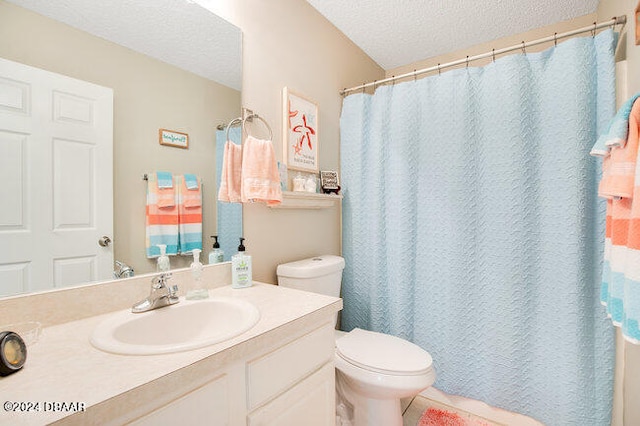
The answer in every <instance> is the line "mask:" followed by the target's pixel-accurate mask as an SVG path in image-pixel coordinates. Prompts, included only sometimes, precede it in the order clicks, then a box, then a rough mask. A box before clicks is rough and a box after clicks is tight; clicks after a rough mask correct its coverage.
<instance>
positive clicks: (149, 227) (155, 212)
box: [145, 173, 178, 258]
mask: <svg viewBox="0 0 640 426" xmlns="http://www.w3.org/2000/svg"><path fill="white" fill-rule="evenodd" d="M148 179H149V180H148V182H147V206H146V220H145V225H146V226H145V227H146V238H145V249H146V254H147V257H148V258H152V257H158V256H160V249H159V248H158V244H165V245H166V246H167V254H169V255H171V254H177V253H178V206H177V205H175V198H174V202H173V205H171V206H165V207H161V206H160V205H159V203H158V201H159V196H158V195H159V194H158V192H159V191H160V189H158V180H157V178H156V175H155V174H154V173H152V174H150V175H149V176H148ZM174 187H175V185H174ZM171 191H172V192H173V189H171Z"/></svg>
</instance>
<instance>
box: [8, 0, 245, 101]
mask: <svg viewBox="0 0 640 426" xmlns="http://www.w3.org/2000/svg"><path fill="white" fill-rule="evenodd" d="M7 1H8V2H10V3H13V4H16V5H18V6H21V7H24V8H26V9H30V10H33V11H34V12H37V13H39V14H41V15H45V16H47V17H49V18H52V19H55V20H57V21H61V22H64V23H65V24H67V25H70V26H72V27H75V28H78V29H80V30H83V31H86V32H88V33H90V34H93V35H96V36H98V37H101V38H104V39H106V40H109V41H112V42H114V43H117V44H120V45H122V46H125V47H128V48H129V49H132V50H135V51H137V52H140V53H143V54H145V55H148V56H151V57H153V58H156V59H159V60H161V61H163V62H166V63H169V64H171V65H175V66H177V67H179V68H182V69H184V70H187V71H190V72H192V73H194V74H197V75H199V76H201V77H205V78H208V79H209V80H213V81H215V82H218V83H221V84H224V85H225V86H229V87H231V88H234V89H237V90H240V86H241V81H242V58H241V38H242V33H241V31H240V29H239V28H237V27H235V26H233V25H231V24H230V23H228V22H227V21H225V20H224V19H222V18H220V17H218V16H216V15H214V14H213V13H211V12H210V11H208V10H206V9H204V8H202V7H200V6H199V5H197V4H194V3H193V2H192V1H187V0H56V1H43V0H7Z"/></svg>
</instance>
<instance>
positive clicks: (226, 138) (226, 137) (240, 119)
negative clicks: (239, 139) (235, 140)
mask: <svg viewBox="0 0 640 426" xmlns="http://www.w3.org/2000/svg"><path fill="white" fill-rule="evenodd" d="M236 122H237V123H238V124H239V123H242V118H240V117H238V118H234V119H233V120H231V121H230V122H229V124H227V131H226V132H225V141H228V140H229V129H231V126H233V125H234V124H235V123H236Z"/></svg>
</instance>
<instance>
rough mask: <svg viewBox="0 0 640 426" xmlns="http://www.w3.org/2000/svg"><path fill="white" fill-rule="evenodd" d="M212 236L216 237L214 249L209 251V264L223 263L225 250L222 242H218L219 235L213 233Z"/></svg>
mask: <svg viewBox="0 0 640 426" xmlns="http://www.w3.org/2000/svg"><path fill="white" fill-rule="evenodd" d="M211 238H214V239H215V242H214V243H213V249H212V250H211V251H210V252H209V265H212V264H214V263H222V262H224V252H223V251H222V249H221V248H220V243H218V236H217V235H212V236H211Z"/></svg>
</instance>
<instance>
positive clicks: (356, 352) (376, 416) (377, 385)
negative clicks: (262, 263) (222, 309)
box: [277, 255, 436, 426]
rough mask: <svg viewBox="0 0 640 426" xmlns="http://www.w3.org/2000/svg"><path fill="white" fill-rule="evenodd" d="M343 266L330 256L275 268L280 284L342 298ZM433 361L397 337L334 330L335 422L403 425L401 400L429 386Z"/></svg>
mask: <svg viewBox="0 0 640 426" xmlns="http://www.w3.org/2000/svg"><path fill="white" fill-rule="evenodd" d="M344 265H345V262H344V259H343V258H342V257H340V256H332V255H324V256H318V257H314V258H310V259H303V260H299V261H296V262H291V263H285V264H282V265H278V269H277V275H278V285H280V286H282V287H289V288H295V289H298V290H304V291H310V292H313V293H320V294H325V295H329V296H335V297H340V286H341V284H342V270H343V269H344ZM336 320H337V314H336ZM336 322H337V321H336ZM432 363H433V360H432V359H431V355H429V353H428V352H426V351H425V350H423V349H422V348H420V347H419V346H417V345H415V344H413V343H411V342H408V341H406V340H404V339H401V338H399V337H395V336H390V335H387V334H382V333H376V332H373V331H367V330H361V329H359V328H355V329H353V330H352V331H350V332H348V333H344V332H342V331H337V330H336V352H335V365H336V395H337V401H336V424H337V425H338V426H347V425H349V426H351V425H353V426H373V425H385V426H401V425H402V412H401V408H400V399H401V398H407V397H413V396H415V395H417V394H418V393H419V392H420V391H422V390H424V389H426V388H428V387H429V386H431V385H432V384H433V382H434V381H435V378H436V373H435V371H434V369H433V366H432Z"/></svg>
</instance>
